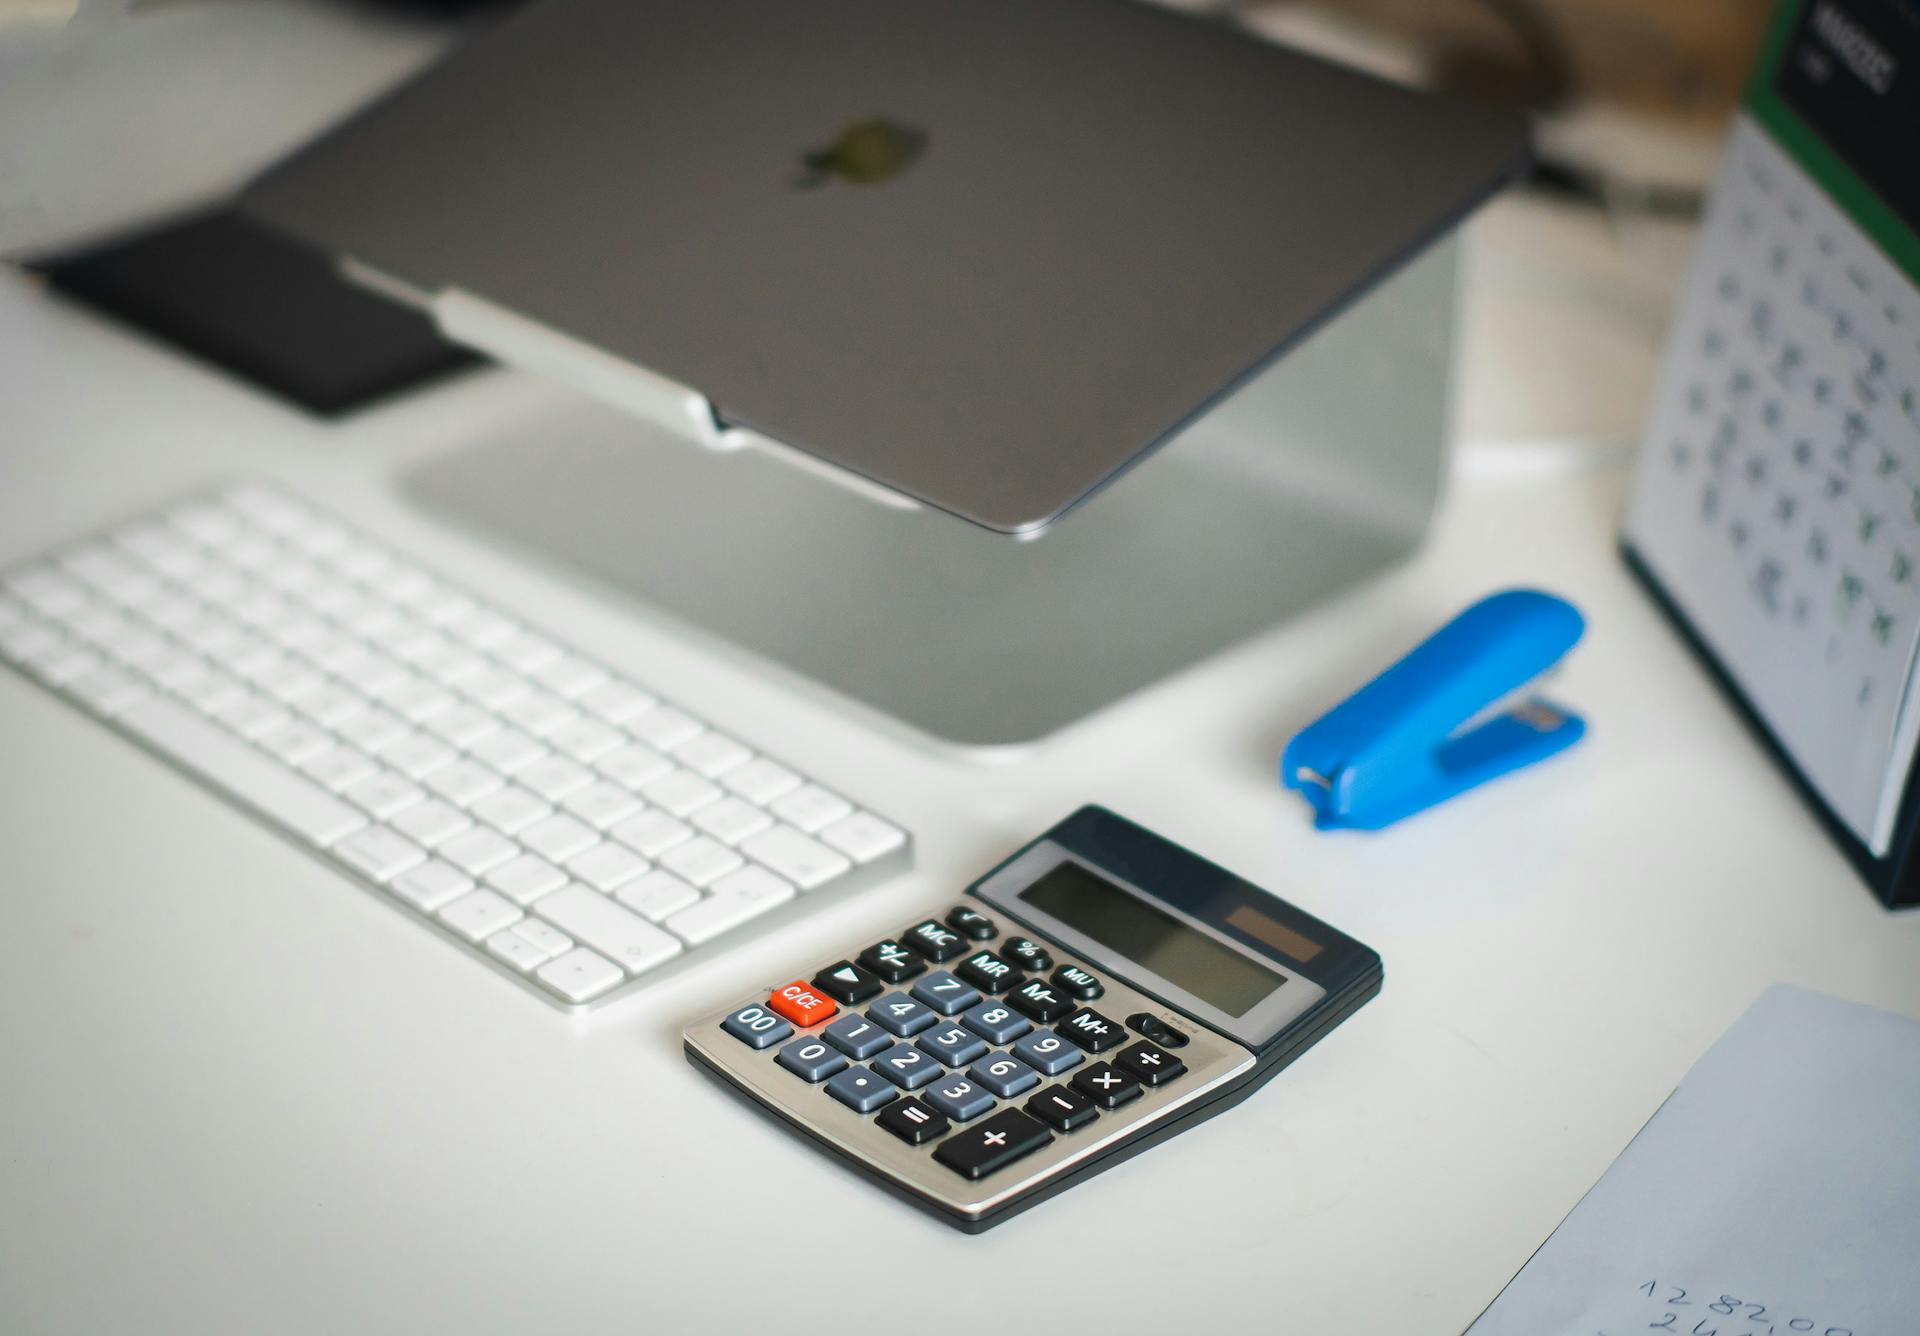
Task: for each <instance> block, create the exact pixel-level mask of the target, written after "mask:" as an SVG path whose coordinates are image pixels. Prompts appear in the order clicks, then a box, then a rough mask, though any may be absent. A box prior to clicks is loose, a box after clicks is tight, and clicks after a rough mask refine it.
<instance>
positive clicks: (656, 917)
mask: <svg viewBox="0 0 1920 1336" xmlns="http://www.w3.org/2000/svg"><path fill="white" fill-rule="evenodd" d="M618 847H619V846H618V845H610V844H603V845H599V846H597V848H599V849H613V848H618ZM594 852H595V850H593V849H589V850H588V851H587V853H584V854H581V855H580V857H581V858H586V857H588V856H590V855H591V854H592V853H594ZM576 861H577V860H576ZM613 898H614V899H616V900H618V901H619V902H620V903H621V904H623V905H625V906H626V907H627V908H629V909H631V910H634V911H636V912H638V913H641V914H644V915H646V916H647V917H648V918H649V919H652V920H653V921H654V922H655V923H660V922H664V921H665V920H666V919H667V918H669V917H670V916H672V915H674V914H677V913H679V912H680V911H681V910H683V909H685V908H686V907H687V906H688V905H690V904H693V903H695V902H696V901H698V900H699V899H700V892H699V891H697V890H695V889H694V888H693V887H691V886H689V885H687V883H685V882H684V881H681V880H680V878H678V877H676V876H674V875H673V874H672V873H671V872H661V871H659V870H658V869H655V870H654V871H652V872H648V873H644V874H642V875H641V876H639V877H637V878H636V879H634V880H633V881H630V882H627V883H626V884H625V885H623V886H621V887H620V889H619V890H617V891H615V892H614V895H613Z"/></svg>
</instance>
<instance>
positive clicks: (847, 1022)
mask: <svg viewBox="0 0 1920 1336" xmlns="http://www.w3.org/2000/svg"><path fill="white" fill-rule="evenodd" d="M820 1033H821V1034H822V1035H823V1036H824V1037H825V1038H826V1040H827V1042H828V1043H830V1044H832V1045H833V1046H834V1047H835V1048H837V1049H839V1050H840V1051H841V1052H842V1053H844V1054H846V1055H847V1056H848V1057H850V1058H852V1059H853V1060H854V1061H855V1062H865V1061H866V1060H867V1059H868V1058H870V1057H872V1056H873V1055H874V1054H876V1053H878V1052H880V1051H882V1050H883V1049H888V1048H892V1047H893V1036H892V1035H890V1034H888V1033H887V1032H886V1031H885V1030H883V1029H881V1028H880V1027H879V1026H878V1025H877V1024H875V1023H874V1022H873V1021H872V1020H870V1019H868V1018H867V1017H865V1016H862V1015H861V1014H860V1013H858V1012H853V1011H850V1012H848V1013H847V1014H846V1015H844V1016H842V1017H841V1018H840V1019H839V1020H837V1021H835V1022H834V1023H833V1024H832V1025H829V1026H828V1027H827V1028H826V1029H825V1030H822V1031H821V1032H820Z"/></svg>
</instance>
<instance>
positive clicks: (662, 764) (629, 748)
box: [593, 742, 673, 790]
mask: <svg viewBox="0 0 1920 1336" xmlns="http://www.w3.org/2000/svg"><path fill="white" fill-rule="evenodd" d="M593 768H594V769H596V770H598V771H599V772H600V773H601V774H603V775H605V776H606V777H607V778H608V779H610V780H612V781H613V782H614V783H616V784H618V785H619V786H620V787H622V788H624V789H634V790H638V789H640V788H641V787H643V786H644V785H647V784H650V783H652V782H653V781H654V780H656V779H658V778H660V776H662V775H664V774H666V773H667V772H668V771H670V770H672V769H673V762H672V761H669V760H668V759H667V758H666V757H664V756H662V755H661V754H660V753H659V752H657V751H655V750H654V749H653V748H651V747H648V746H646V745H644V744H642V743H638V742H630V743H628V744H627V745H626V746H624V747H616V748H615V749H614V750H612V751H610V752H608V753H607V754H606V755H605V756H602V757H601V758H600V759H598V760H597V761H595V762H594V763H593Z"/></svg>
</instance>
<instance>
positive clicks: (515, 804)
mask: <svg viewBox="0 0 1920 1336" xmlns="http://www.w3.org/2000/svg"><path fill="white" fill-rule="evenodd" d="M467 810H468V811H469V812H470V813H471V814H472V815H473V816H474V818H475V819H477V820H480V821H484V822H486V823H487V824H488V825H489V826H492V827H493V828H494V829H495V830H497V831H499V832H500V833H501V834H503V835H518V834H519V833H520V832H521V831H523V830H525V829H526V828H527V827H528V826H531V825H532V824H534V822H536V821H544V820H546V819H547V818H548V817H550V816H552V815H553V809H552V808H551V807H549V806H547V805H546V804H545V803H543V802H541V801H540V799H538V798H536V797H534V796H533V795H532V794H531V793H528V792H527V791H526V790H525V789H523V788H520V787H518V786H516V785H511V784H510V785H508V786H507V787H506V788H504V789H499V790H496V791H495V792H493V793H489V794H488V795H487V796H486V797H484V798H482V799H480V801H479V802H476V803H475V804H474V805H473V806H472V807H470V808H468V809H467Z"/></svg>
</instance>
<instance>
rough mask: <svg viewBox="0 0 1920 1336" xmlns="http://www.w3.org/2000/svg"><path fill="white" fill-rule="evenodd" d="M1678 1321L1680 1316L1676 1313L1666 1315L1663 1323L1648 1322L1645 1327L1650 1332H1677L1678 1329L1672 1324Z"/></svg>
mask: <svg viewBox="0 0 1920 1336" xmlns="http://www.w3.org/2000/svg"><path fill="white" fill-rule="evenodd" d="M1679 1320H1680V1315H1679V1314H1678V1313H1668V1314H1667V1320H1666V1321H1665V1322H1649V1323H1647V1327H1648V1329H1649V1330H1651V1331H1678V1330H1680V1328H1678V1327H1676V1326H1674V1325H1673V1324H1674V1323H1675V1322H1677V1321H1679Z"/></svg>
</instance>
